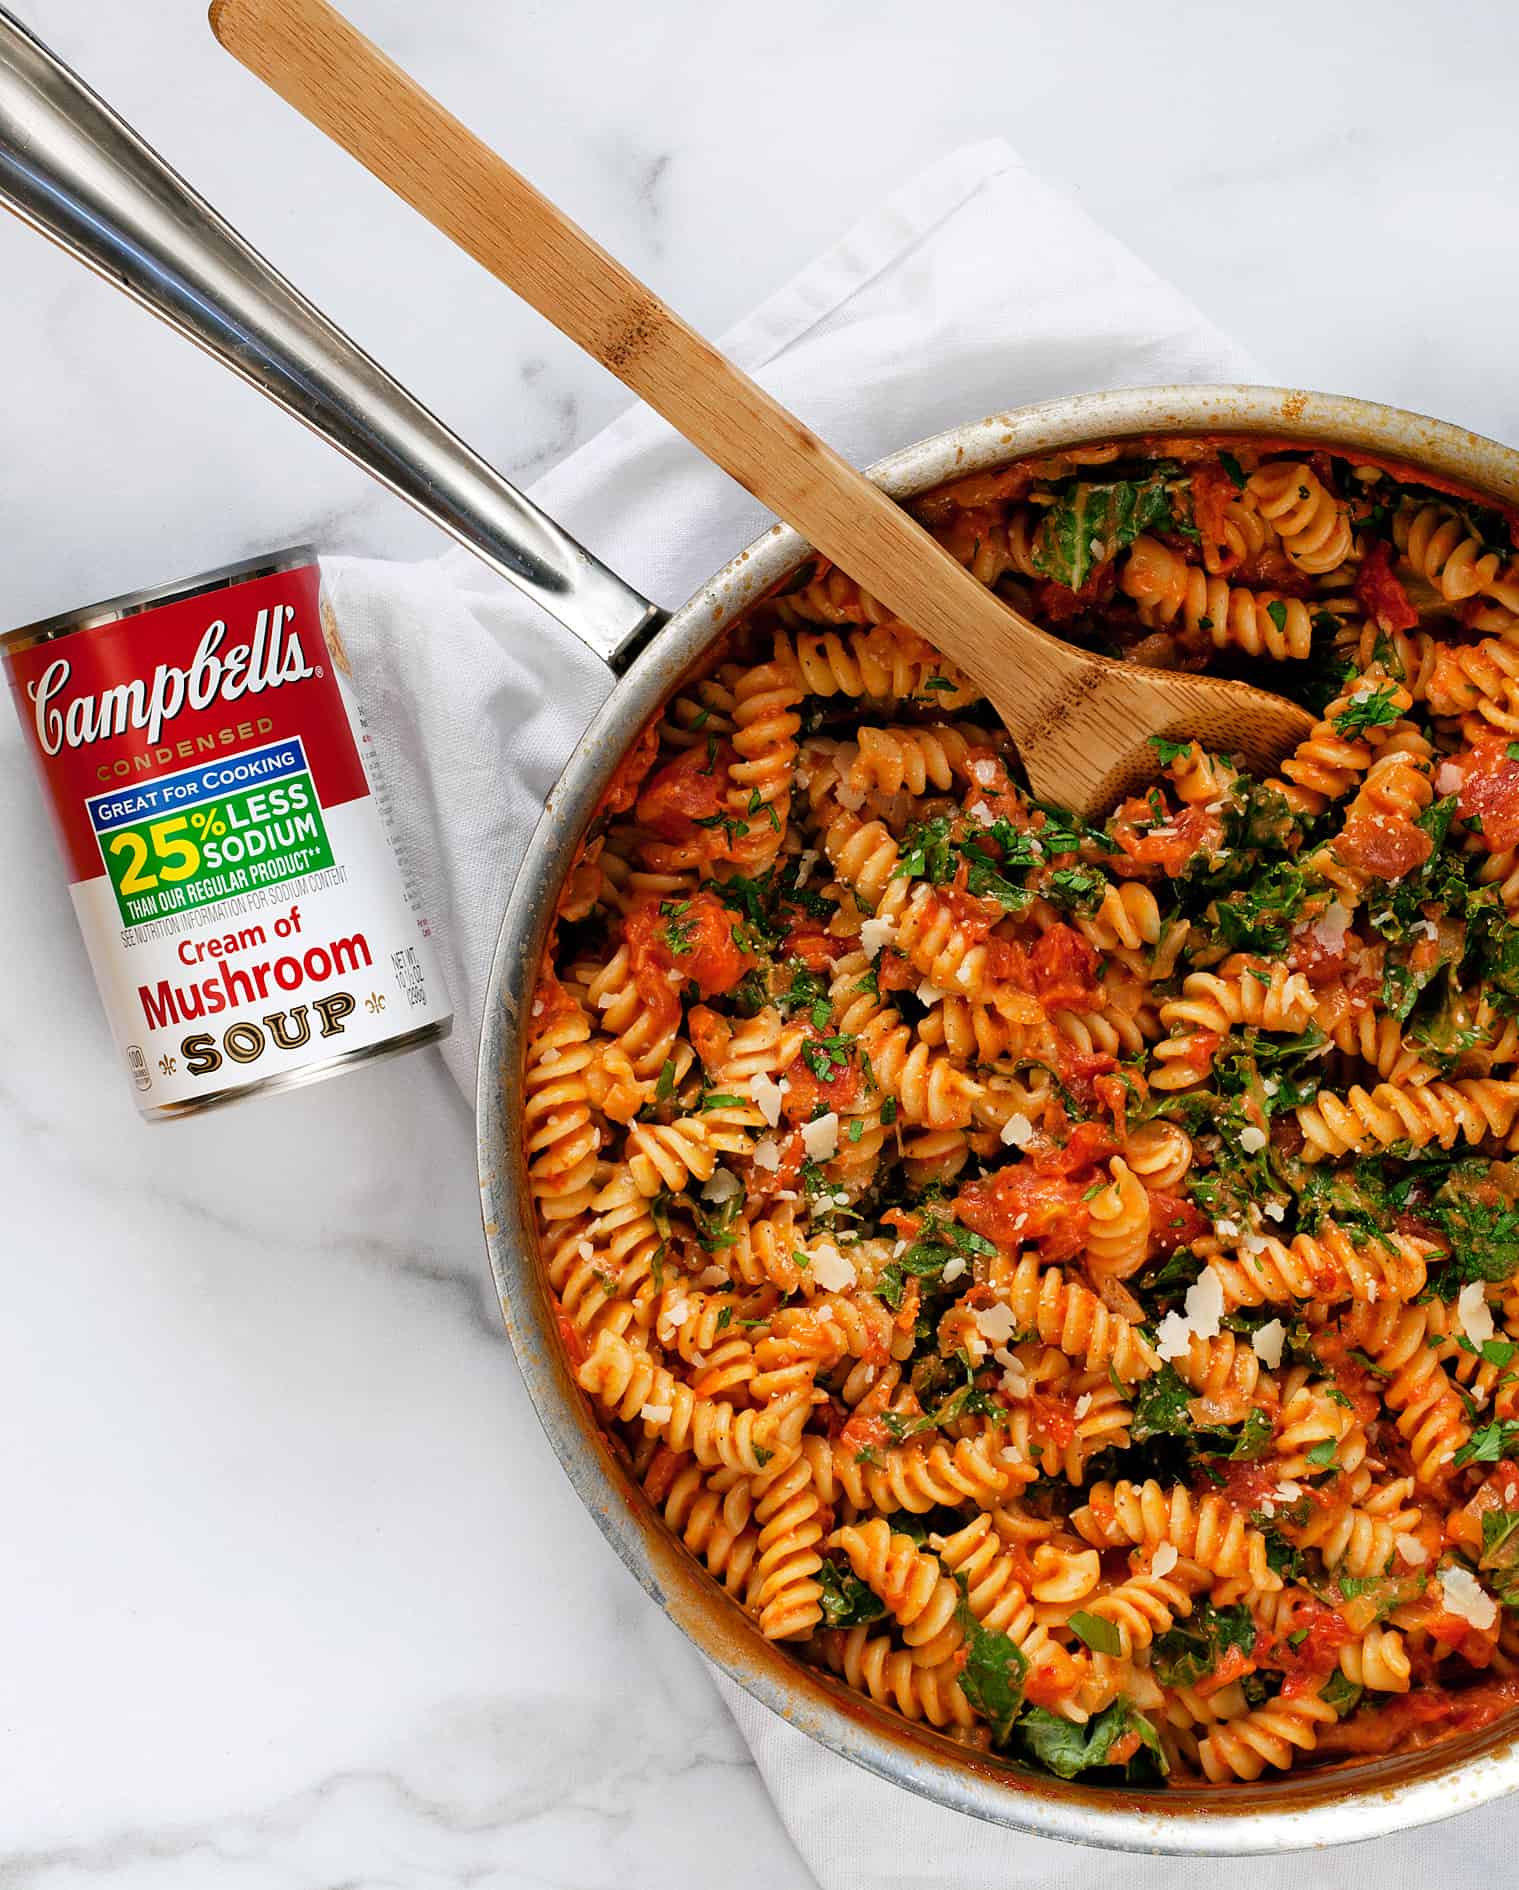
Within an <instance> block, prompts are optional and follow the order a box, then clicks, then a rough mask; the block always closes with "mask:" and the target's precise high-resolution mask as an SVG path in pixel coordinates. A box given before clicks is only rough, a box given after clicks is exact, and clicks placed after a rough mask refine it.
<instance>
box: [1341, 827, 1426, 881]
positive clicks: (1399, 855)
mask: <svg viewBox="0 0 1519 1890" xmlns="http://www.w3.org/2000/svg"><path fill="white" fill-rule="evenodd" d="M1334 850H1335V853H1336V854H1337V855H1338V856H1339V858H1340V859H1342V860H1343V861H1344V862H1345V864H1346V865H1347V866H1352V867H1357V868H1359V870H1360V871H1361V872H1363V873H1370V874H1371V875H1372V876H1373V877H1374V878H1376V879H1401V878H1402V877H1403V875H1404V874H1405V873H1411V872H1412V871H1413V869H1414V868H1415V867H1416V866H1422V865H1423V864H1424V862H1425V861H1426V860H1427V859H1428V858H1429V856H1430V854H1431V853H1433V852H1434V850H1435V843H1434V841H1433V840H1431V838H1430V837H1429V835H1428V834H1427V833H1426V832H1425V831H1424V829H1423V828H1422V827H1416V826H1415V825H1414V823H1413V822H1412V821H1411V820H1410V819H1409V818H1408V816H1407V815H1406V814H1352V815H1351V817H1350V819H1349V820H1347V821H1346V822H1345V827H1344V831H1343V832H1342V833H1341V834H1340V836H1339V838H1338V839H1337V840H1336V841H1335V843H1334Z"/></svg>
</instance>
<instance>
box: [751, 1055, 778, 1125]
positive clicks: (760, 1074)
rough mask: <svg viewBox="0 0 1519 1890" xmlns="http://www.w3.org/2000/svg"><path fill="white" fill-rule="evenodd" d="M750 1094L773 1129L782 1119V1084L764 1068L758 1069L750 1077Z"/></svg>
mask: <svg viewBox="0 0 1519 1890" xmlns="http://www.w3.org/2000/svg"><path fill="white" fill-rule="evenodd" d="M749 1094H750V1095H751V1096H752V1097H753V1098H754V1102H755V1105H756V1107H757V1108H758V1109H759V1112H760V1114H761V1115H762V1116H763V1117H764V1118H765V1120H766V1122H768V1123H769V1124H770V1126H771V1128H772V1129H773V1128H774V1127H775V1125H776V1124H777V1123H778V1122H779V1121H780V1119H781V1094H782V1089H781V1085H780V1084H779V1083H778V1082H776V1080H775V1078H774V1077H773V1076H767V1075H766V1074H765V1072H764V1071H763V1070H756V1071H755V1073H754V1075H753V1076H751V1077H750V1078H749Z"/></svg>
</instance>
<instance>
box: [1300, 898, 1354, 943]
mask: <svg viewBox="0 0 1519 1890" xmlns="http://www.w3.org/2000/svg"><path fill="white" fill-rule="evenodd" d="M1350 917H1351V915H1350V908H1349V907H1348V906H1342V905H1341V904H1340V902H1339V900H1338V899H1332V900H1331V901H1330V902H1329V904H1328V906H1327V907H1326V908H1325V909H1324V911H1323V912H1322V913H1321V914H1320V915H1319V917H1318V918H1316V919H1315V920H1314V922H1313V924H1312V925H1310V926H1309V927H1308V936H1309V938H1311V939H1313V940H1315V941H1316V943H1318V944H1320V945H1322V946H1323V947H1324V949H1325V951H1328V952H1338V951H1339V950H1340V948H1341V947H1342V946H1343V945H1344V943H1345V934H1346V933H1347V932H1348V931H1349V930H1350Z"/></svg>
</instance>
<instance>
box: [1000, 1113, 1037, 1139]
mask: <svg viewBox="0 0 1519 1890" xmlns="http://www.w3.org/2000/svg"><path fill="white" fill-rule="evenodd" d="M1033 1135H1034V1125H1033V1123H1032V1122H1030V1121H1029V1119H1028V1117H1027V1116H1026V1115H1024V1114H1023V1112H1022V1111H1021V1110H1018V1111H1015V1112H1014V1113H1013V1114H1012V1115H1010V1116H1009V1117H1008V1119H1007V1121H1006V1122H1004V1123H1003V1125H1002V1134H1001V1136H1000V1137H999V1138H998V1139H999V1140H1000V1141H1001V1143H1002V1145H1003V1146H1004V1148H1027V1147H1028V1145H1029V1143H1030V1142H1031V1141H1032V1140H1033Z"/></svg>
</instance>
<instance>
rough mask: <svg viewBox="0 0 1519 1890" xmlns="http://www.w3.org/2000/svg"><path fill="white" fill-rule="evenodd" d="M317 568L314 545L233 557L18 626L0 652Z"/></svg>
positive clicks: (7, 634) (2, 640)
mask: <svg viewBox="0 0 1519 1890" xmlns="http://www.w3.org/2000/svg"><path fill="white" fill-rule="evenodd" d="M319 564H320V560H319V559H318V557H317V552H316V547H315V546H314V545H290V546H287V547H285V548H284V549H283V550H280V551H266V552H263V553H261V554H259V555H258V556H256V557H251V558H239V559H237V560H235V561H234V562H233V563H231V564H222V565H218V566H217V567H216V568H215V569H214V570H211V571H201V572H198V573H197V574H196V575H195V576H194V577H184V578H174V579H171V580H170V582H168V583H167V584H149V585H145V586H143V587H142V588H141V589H139V590H135V591H123V592H122V593H121V595H120V596H119V597H107V598H104V599H103V600H102V601H101V602H100V603H98V604H82V605H80V606H79V607H78V608H77V609H75V610H63V611H59V612H58V614H57V615H56V616H53V617H42V618H39V619H38V621H37V622H36V623H28V624H22V625H21V627H20V628H19V629H17V630H7V631H6V632H5V633H4V634H3V635H0V649H3V650H7V651H13V652H19V651H21V650H30V649H35V648H36V646H37V645H38V644H39V643H51V642H53V641H55V640H56V639H57V638H59V637H67V636H73V635H74V634H75V633H76V632H77V631H80V630H99V629H102V628H103V627H105V626H106V625H109V624H113V623H121V622H123V621H124V620H125V619H126V618H129V617H141V616H146V614H147V613H148V612H149V611H152V610H160V609H162V608H163V607H164V606H165V605H168V604H183V603H185V602H187V601H188V600H189V599H190V598H192V597H203V596H206V595H208V594H209V593H211V592H214V591H227V590H232V589H233V588H234V587H235V586H237V585H239V584H252V583H254V582H256V581H257V580H258V579H259V578H266V577H279V576H280V575H281V574H282V573H284V572H286V571H303V570H305V569H306V568H307V566H309V565H318V566H319Z"/></svg>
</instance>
